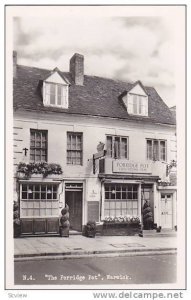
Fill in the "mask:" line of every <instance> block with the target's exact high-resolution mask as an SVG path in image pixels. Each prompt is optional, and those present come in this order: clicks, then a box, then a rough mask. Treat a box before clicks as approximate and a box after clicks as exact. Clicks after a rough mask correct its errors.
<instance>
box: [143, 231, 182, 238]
mask: <svg viewBox="0 0 191 300" xmlns="http://www.w3.org/2000/svg"><path fill="white" fill-rule="evenodd" d="M143 236H144V237H176V236H177V231H175V230H165V229H163V230H161V232H157V231H156V230H155V229H153V230H143Z"/></svg>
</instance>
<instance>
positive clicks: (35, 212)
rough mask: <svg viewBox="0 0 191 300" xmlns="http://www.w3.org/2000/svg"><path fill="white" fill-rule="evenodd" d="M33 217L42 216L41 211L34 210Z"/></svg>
mask: <svg viewBox="0 0 191 300" xmlns="http://www.w3.org/2000/svg"><path fill="white" fill-rule="evenodd" d="M33 215H34V216H40V210H39V208H36V209H34V210H33Z"/></svg>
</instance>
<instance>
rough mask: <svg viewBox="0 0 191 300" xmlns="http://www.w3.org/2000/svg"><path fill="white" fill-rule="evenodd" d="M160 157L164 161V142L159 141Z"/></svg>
mask: <svg viewBox="0 0 191 300" xmlns="http://www.w3.org/2000/svg"><path fill="white" fill-rule="evenodd" d="M160 159H161V160H164V161H166V143H165V141H160Z"/></svg>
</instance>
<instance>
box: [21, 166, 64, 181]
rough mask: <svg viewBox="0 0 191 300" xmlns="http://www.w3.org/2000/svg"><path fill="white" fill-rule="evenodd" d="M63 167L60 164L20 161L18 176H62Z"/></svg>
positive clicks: (27, 177)
mask: <svg viewBox="0 0 191 300" xmlns="http://www.w3.org/2000/svg"><path fill="white" fill-rule="evenodd" d="M62 173H63V172H62V168H61V166H60V165H59V164H53V163H50V164H48V163H46V162H36V163H28V164H27V163H22V162H21V163H19V164H18V168H17V176H18V178H26V179H29V178H31V177H32V178H38V177H39V178H61V177H62Z"/></svg>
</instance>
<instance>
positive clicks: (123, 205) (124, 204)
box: [121, 201, 127, 209]
mask: <svg viewBox="0 0 191 300" xmlns="http://www.w3.org/2000/svg"><path fill="white" fill-rule="evenodd" d="M121 205H122V208H123V209H124V208H126V206H127V205H126V202H124V201H123V202H121Z"/></svg>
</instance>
